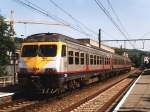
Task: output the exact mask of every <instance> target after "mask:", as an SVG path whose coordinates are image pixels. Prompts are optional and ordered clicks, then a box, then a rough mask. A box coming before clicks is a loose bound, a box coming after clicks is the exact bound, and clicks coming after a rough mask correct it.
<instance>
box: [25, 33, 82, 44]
mask: <svg viewBox="0 0 150 112" xmlns="http://www.w3.org/2000/svg"><path fill="white" fill-rule="evenodd" d="M66 40H68V41H73V42H76V43H80V42H79V41H77V40H76V39H73V38H71V37H68V36H65V35H62V34H58V33H39V34H34V35H31V36H28V37H27V38H26V39H25V40H24V42H48V41H50V42H65V41H66Z"/></svg>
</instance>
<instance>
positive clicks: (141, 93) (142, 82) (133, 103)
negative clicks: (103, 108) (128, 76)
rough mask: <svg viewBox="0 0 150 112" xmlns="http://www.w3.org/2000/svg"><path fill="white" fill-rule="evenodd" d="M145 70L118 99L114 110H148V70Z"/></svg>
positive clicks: (149, 106)
mask: <svg viewBox="0 0 150 112" xmlns="http://www.w3.org/2000/svg"><path fill="white" fill-rule="evenodd" d="M145 71H146V72H145V73H143V75H141V76H140V77H139V78H138V79H137V80H136V81H135V83H134V84H133V85H132V86H131V88H130V89H129V90H128V92H127V93H126V94H125V96H124V97H123V98H122V99H121V100H120V102H119V103H118V105H117V106H116V107H115V109H114V112H124V111H126V112H127V111H128V112H133V111H138V112H139V111H140V112H149V111H150V72H147V70H145ZM148 71H149V70H148Z"/></svg>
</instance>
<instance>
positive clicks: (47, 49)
mask: <svg viewBox="0 0 150 112" xmlns="http://www.w3.org/2000/svg"><path fill="white" fill-rule="evenodd" d="M56 53H57V45H39V46H38V45H24V46H23V48H22V54H21V56H22V57H35V56H37V55H38V56H40V57H55V56H56Z"/></svg>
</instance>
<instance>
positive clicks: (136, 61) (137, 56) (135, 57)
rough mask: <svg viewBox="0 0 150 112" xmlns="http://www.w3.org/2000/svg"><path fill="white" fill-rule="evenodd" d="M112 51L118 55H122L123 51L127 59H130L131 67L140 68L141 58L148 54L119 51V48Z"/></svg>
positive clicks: (135, 51)
mask: <svg viewBox="0 0 150 112" xmlns="http://www.w3.org/2000/svg"><path fill="white" fill-rule="evenodd" d="M114 49H115V53H116V54H119V55H122V54H123V52H124V51H125V52H127V53H128V56H129V58H130V59H131V62H132V66H133V67H140V66H141V65H142V56H143V55H148V54H150V52H146V51H141V50H137V49H119V48H114Z"/></svg>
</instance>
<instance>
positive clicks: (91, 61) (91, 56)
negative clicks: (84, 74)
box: [90, 55, 94, 65]
mask: <svg viewBox="0 0 150 112" xmlns="http://www.w3.org/2000/svg"><path fill="white" fill-rule="evenodd" d="M93 61H94V59H93V55H90V64H91V65H93Z"/></svg>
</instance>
